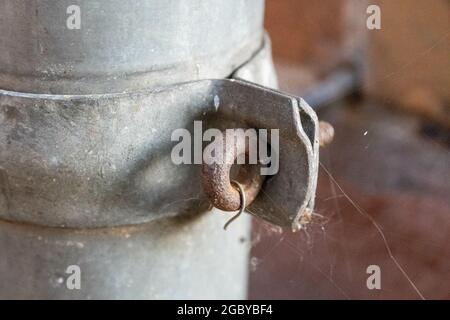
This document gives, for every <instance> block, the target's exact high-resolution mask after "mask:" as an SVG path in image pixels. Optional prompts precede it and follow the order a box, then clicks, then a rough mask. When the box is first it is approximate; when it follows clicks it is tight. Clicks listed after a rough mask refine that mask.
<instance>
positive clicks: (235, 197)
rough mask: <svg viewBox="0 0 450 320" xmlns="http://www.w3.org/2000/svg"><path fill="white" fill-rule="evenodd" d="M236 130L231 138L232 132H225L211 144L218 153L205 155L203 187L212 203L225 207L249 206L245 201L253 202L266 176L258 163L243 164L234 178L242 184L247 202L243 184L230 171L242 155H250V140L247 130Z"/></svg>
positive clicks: (230, 209) (232, 208)
mask: <svg viewBox="0 0 450 320" xmlns="http://www.w3.org/2000/svg"><path fill="white" fill-rule="evenodd" d="M234 132H235V134H234V135H233V138H232V139H231V141H230V137H229V136H228V139H227V135H226V134H225V133H224V134H222V138H221V139H216V140H214V141H213V142H212V143H210V144H209V145H208V147H207V148H208V149H209V150H214V152H215V154H214V156H213V155H212V154H208V153H205V154H204V156H203V165H202V185H203V190H204V192H205V194H206V195H207V196H208V198H209V201H210V202H211V204H212V205H213V206H214V207H216V208H218V209H220V210H223V211H237V210H243V209H245V207H243V205H249V204H250V203H252V201H253V200H254V199H255V197H256V196H257V194H258V192H259V190H260V189H261V186H262V184H263V182H264V176H261V175H260V174H259V169H260V166H259V165H258V164H243V165H241V166H240V168H239V171H238V173H237V176H236V177H235V178H234V179H233V180H235V181H236V182H237V183H239V185H240V186H242V189H243V193H244V196H245V204H243V203H242V197H241V195H240V192H239V188H238V189H237V188H236V187H234V186H233V185H232V182H231V179H230V175H231V167H232V166H233V164H234V162H235V160H236V159H237V158H238V157H239V156H241V155H244V154H245V156H246V159H248V155H249V144H247V143H246V137H245V134H244V132H243V130H235V131H234ZM227 140H228V141H227ZM205 150H206V148H205Z"/></svg>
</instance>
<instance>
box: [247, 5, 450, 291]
mask: <svg viewBox="0 0 450 320" xmlns="http://www.w3.org/2000/svg"><path fill="white" fill-rule="evenodd" d="M370 4H376V5H378V6H379V7H380V9H381V29H380V30H368V28H367V26H366V20H367V18H368V17H369V14H368V13H367V12H366V10H367V7H368V6H369V5H370ZM265 24H266V29H267V31H268V33H269V35H270V37H271V39H272V45H273V53H274V60H275V63H276V69H277V72H278V76H279V82H280V89H281V90H285V91H288V92H291V93H293V94H297V95H300V96H304V95H305V94H308V92H309V93H310V92H313V93H314V92H319V93H321V92H325V91H323V87H324V84H325V87H327V88H329V87H330V84H331V87H333V85H335V86H339V84H338V82H339V80H335V79H340V78H339V77H334V76H333V75H335V74H336V72H337V71H339V70H341V71H342V70H345V72H346V73H347V74H352V75H353V77H354V79H355V82H354V85H352V86H346V87H345V86H344V87H345V88H344V89H345V90H344V91H345V94H341V95H340V96H339V97H338V99H335V100H333V101H332V103H326V104H320V105H316V106H314V107H316V108H317V111H318V114H319V117H320V118H321V119H323V120H327V121H329V122H330V123H331V124H332V125H333V126H334V128H335V140H334V142H333V143H332V144H331V145H330V146H328V147H326V148H325V149H321V170H320V177H319V185H318V193H317V204H316V212H315V215H314V216H313V221H312V222H311V223H310V225H308V227H307V228H306V229H305V230H302V231H300V232H298V233H295V234H291V233H289V232H283V231H281V230H279V229H277V228H273V227H271V226H269V225H267V224H265V223H263V222H260V221H256V220H255V221H254V227H253V236H252V244H253V245H252V252H251V256H252V259H251V262H250V268H251V270H252V271H251V277H250V278H251V281H250V298H285V299H294V298H296V299H308V298H324V299H330V298H338V299H365V298H375V299H378V298H395V299H420V298H437V299H449V298H450V197H449V194H450V166H449V163H450V152H449V146H450V138H449V137H450V134H449V128H450V122H449V116H450V103H449V102H450V99H449V94H450V90H449V88H450V58H449V53H450V52H449V48H450V1H447V0H429V1H421V0H395V1H388V0H377V1H376V0H373V1H370V2H369V1H366V0H333V1H329V0H315V1H308V0H266V20H265ZM321 90H322V91H321ZM326 92H329V90H328V91H326ZM341 93H342V92H341ZM369 265H378V266H380V269H381V274H382V281H381V282H382V284H381V289H380V290H369V289H368V288H367V285H366V280H367V278H368V276H369V275H368V274H367V272H366V271H367V267H368V266H369Z"/></svg>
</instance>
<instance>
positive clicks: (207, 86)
mask: <svg viewBox="0 0 450 320" xmlns="http://www.w3.org/2000/svg"><path fill="white" fill-rule="evenodd" d="M180 114H183V117H180V116H179V115H180ZM194 120H203V123H204V124H205V129H206V127H208V126H214V127H218V128H221V127H222V128H230V127H231V128H234V127H236V125H241V126H242V127H251V128H267V129H270V128H276V129H280V139H281V141H280V150H279V152H280V155H279V158H280V171H279V173H278V174H276V175H275V176H274V177H272V178H271V179H270V180H269V181H267V182H266V184H265V185H264V188H263V191H264V193H263V194H262V196H261V197H259V198H258V199H256V200H255V202H254V203H253V204H252V206H251V207H250V209H252V210H251V211H252V212H254V213H255V214H256V215H258V216H261V217H263V218H264V219H267V220H269V221H271V222H273V223H275V224H278V225H281V226H286V227H287V226H295V224H296V223H297V222H298V219H299V218H300V215H301V214H302V213H303V211H304V210H305V208H306V207H308V206H313V202H314V193H315V192H314V191H315V189H314V188H315V180H316V177H317V162H318V134H317V132H318V125H317V119H316V117H315V114H314V112H313V111H312V110H311V109H310V108H309V107H308V105H307V104H306V103H305V102H304V101H303V100H301V99H297V98H295V97H290V96H287V95H284V94H281V93H279V92H276V91H272V90H270V89H267V88H263V87H259V86H257V85H255V84H252V83H248V82H243V81H237V80H225V79H223V80H202V81H196V82H191V83H186V84H180V85H175V86H171V87H168V88H165V89H161V90H157V91H149V92H145V91H142V92H138V93H133V94H109V95H90V96H86V95H82V96H55V95H51V96H50V95H49V96H46V95H35V94H22V93H14V92H7V91H0V121H1V124H2V125H1V126H0V138H1V140H0V158H1V166H0V168H1V172H2V181H1V182H2V190H3V197H2V198H1V200H2V201H1V202H0V209H1V210H0V217H1V218H3V219H6V220H13V221H22V222H29V223H35V224H41V225H50V226H65V227H75V228H90V227H105V226H113V225H127V224H136V223H143V222H148V221H151V220H154V219H156V218H160V217H169V216H174V215H177V214H188V213H192V211H193V210H195V211H197V212H198V211H199V210H200V211H201V210H202V208H203V210H206V208H207V207H208V203H207V201H206V199H205V197H204V195H203V192H202V190H201V184H200V178H199V174H198V170H195V169H194V168H196V167H195V166H193V165H181V166H180V165H175V164H174V163H173V162H172V161H171V158H170V153H171V147H172V146H173V145H174V142H172V141H171V140H170V138H171V133H172V132H173V130H175V129H178V128H190V127H192V124H193V122H194ZM218 121H219V122H220V123H217V122H218ZM48 141H52V143H51V144H49V143H47V142H48ZM185 185H190V186H191V187H190V188H185ZM264 194H266V195H267V197H265V196H264Z"/></svg>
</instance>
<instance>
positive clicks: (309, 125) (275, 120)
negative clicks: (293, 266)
mask: <svg viewBox="0 0 450 320" xmlns="http://www.w3.org/2000/svg"><path fill="white" fill-rule="evenodd" d="M212 91H213V92H214V95H217V96H218V97H220V101H221V102H220V106H219V108H218V112H219V114H220V119H221V122H222V123H227V121H232V122H234V123H235V126H233V127H249V128H257V129H260V128H264V129H279V135H280V142H279V151H278V152H279V172H278V173H277V174H276V175H274V176H272V177H270V179H267V181H266V182H265V183H264V184H263V187H262V189H261V192H260V193H259V196H258V197H257V198H256V199H255V200H254V202H253V203H252V204H251V205H250V206H249V207H248V208H249V212H251V213H253V214H254V215H256V216H258V217H260V218H263V219H265V220H267V221H270V222H271V223H274V224H276V225H279V226H282V227H288V228H292V229H294V230H295V229H297V228H298V227H299V220H300V218H301V216H302V215H303V214H304V213H305V210H307V209H310V210H312V209H313V207H314V197H315V188H316V183H317V170H318V163H319V158H318V157H319V134H318V130H319V129H318V120H317V116H316V114H315V112H314V111H313V110H312V109H311V108H310V107H309V106H308V104H307V103H306V102H305V101H304V100H303V99H301V98H298V97H293V96H289V95H286V94H283V93H280V92H278V91H275V90H271V89H268V88H263V87H260V86H258V85H256V84H253V83H244V82H239V81H237V80H220V85H216V86H214V87H213V90H212ZM244 124H245V126H244Z"/></svg>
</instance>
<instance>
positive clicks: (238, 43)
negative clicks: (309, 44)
mask: <svg viewBox="0 0 450 320" xmlns="http://www.w3.org/2000/svg"><path fill="white" fill-rule="evenodd" d="M74 4H75V5H78V6H79V7H80V21H81V24H80V29H79V30H78V29H74V30H72V29H69V28H67V26H66V25H67V23H66V20H67V19H68V17H69V15H68V14H67V8H68V7H69V6H71V5H74ZM263 11H264V1H262V0H227V1H222V0H210V1H202V0H190V1H178V0H151V1H148V0H133V1H122V0H78V1H75V2H74V1H71V0H59V1H53V0H39V1H37V0H29V1H11V0H0V13H1V19H0V31H1V32H0V48H1V50H0V88H2V89H5V90H11V91H20V92H33V93H41V94H42V93H52V94H91V93H107V92H108V93H111V92H124V91H126V92H131V91H135V90H139V89H148V88H150V87H155V86H160V85H165V84H173V83H177V82H185V81H190V80H198V79H208V78H225V77H228V76H229V75H230V74H231V73H232V72H234V71H235V70H236V69H237V68H238V67H239V66H240V65H241V64H243V62H245V61H246V60H248V59H250V58H251V57H252V55H253V54H254V53H255V52H256V51H258V49H259V48H260V47H261V43H262V41H261V39H262V35H263V28H262V24H263V16H264V12H263ZM231 24H232V27H230V25H231Z"/></svg>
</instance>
